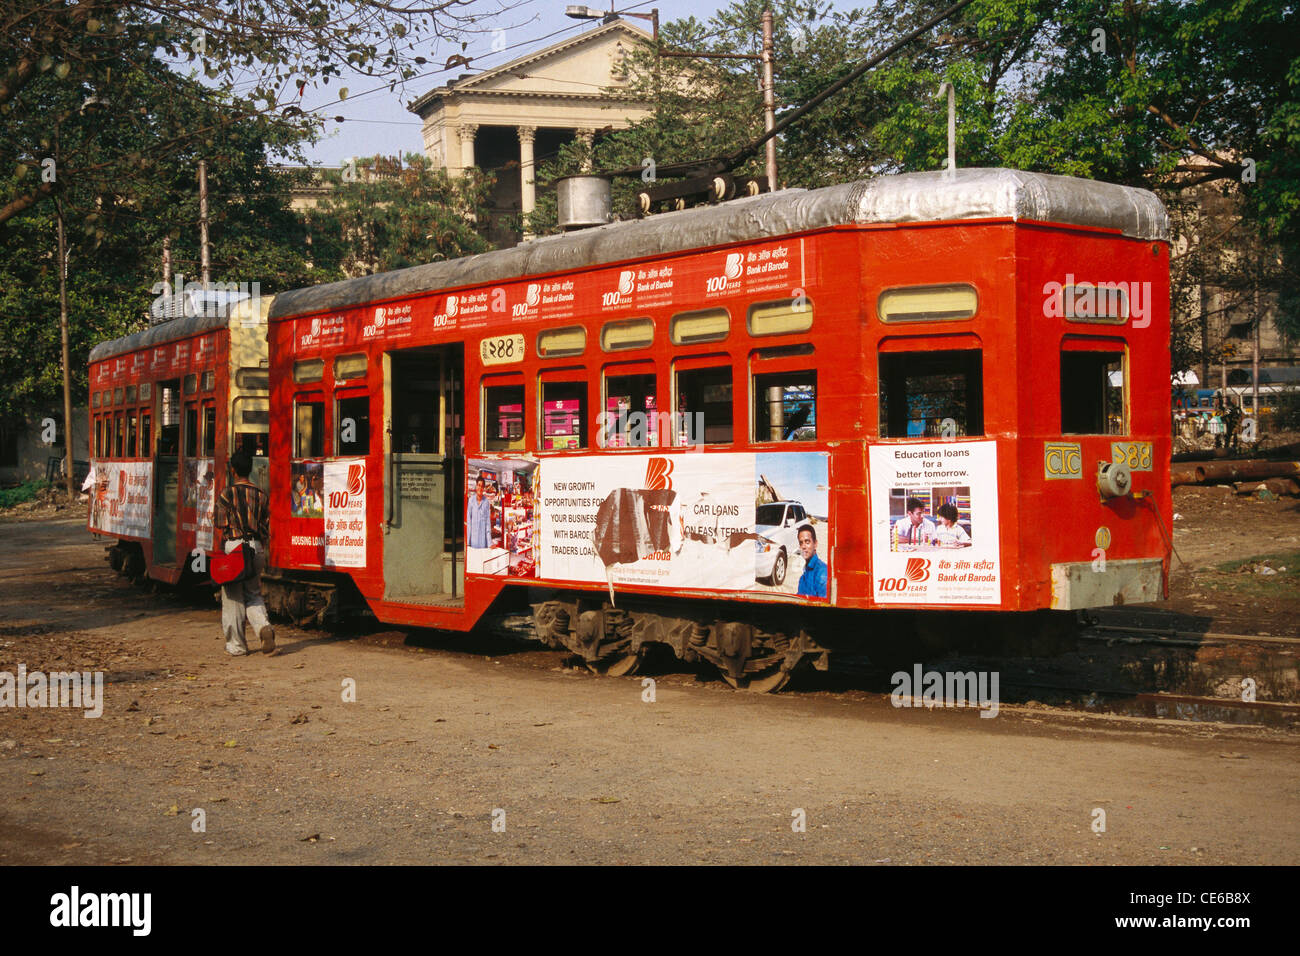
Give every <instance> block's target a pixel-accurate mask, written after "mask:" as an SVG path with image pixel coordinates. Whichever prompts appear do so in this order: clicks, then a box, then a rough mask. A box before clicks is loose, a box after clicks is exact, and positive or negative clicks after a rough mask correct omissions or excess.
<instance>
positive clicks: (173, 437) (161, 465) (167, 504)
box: [153, 379, 181, 565]
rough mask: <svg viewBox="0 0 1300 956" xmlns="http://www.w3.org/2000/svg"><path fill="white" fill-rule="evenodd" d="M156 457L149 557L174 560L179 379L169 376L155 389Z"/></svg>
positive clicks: (165, 562)
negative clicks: (151, 542) (169, 379)
mask: <svg viewBox="0 0 1300 956" xmlns="http://www.w3.org/2000/svg"><path fill="white" fill-rule="evenodd" d="M157 393H158V409H157V413H156V415H155V421H157V423H158V445H157V452H158V453H157V457H156V458H155V460H154V489H153V561H154V564H162V565H175V564H176V506H177V499H178V494H179V491H180V470H181V467H180V447H181V383H180V381H179V380H176V379H173V380H172V381H170V382H162V383H160V384H159V386H158V389H157Z"/></svg>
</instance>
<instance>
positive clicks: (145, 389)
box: [140, 382, 153, 402]
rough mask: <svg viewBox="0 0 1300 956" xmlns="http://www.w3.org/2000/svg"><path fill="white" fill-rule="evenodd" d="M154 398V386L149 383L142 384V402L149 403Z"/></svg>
mask: <svg viewBox="0 0 1300 956" xmlns="http://www.w3.org/2000/svg"><path fill="white" fill-rule="evenodd" d="M152 396H153V385H151V384H150V383H149V382H141V383H140V401H142V402H147V401H149V399H150V398H151V397H152Z"/></svg>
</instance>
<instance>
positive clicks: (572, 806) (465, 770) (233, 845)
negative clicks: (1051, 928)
mask: <svg viewBox="0 0 1300 956" xmlns="http://www.w3.org/2000/svg"><path fill="white" fill-rule="evenodd" d="M1184 498H1186V496H1185V495H1183V496H1180V498H1179V508H1180V513H1184V514H1185V515H1186V517H1185V518H1184V519H1183V520H1182V521H1180V522H1179V523H1178V524H1177V525H1176V527H1177V528H1178V532H1177V533H1178V535H1179V539H1180V550H1183V551H1184V557H1188V552H1189V551H1190V552H1191V553H1192V555H1194V556H1195V555H1198V554H1199V551H1198V549H1197V548H1196V547H1188V548H1185V549H1184V547H1183V544H1182V538H1183V537H1184V535H1185V530H1186V529H1187V528H1189V527H1192V526H1193V525H1191V524H1184V522H1193V523H1194V522H1196V521H1198V520H1202V519H1201V518H1200V517H1197V512H1195V511H1194V510H1193V509H1192V508H1189V507H1187V506H1186V505H1185V503H1184V501H1183V499H1184ZM1242 507H1248V508H1255V507H1259V508H1260V509H1261V510H1260V511H1258V512H1253V513H1257V514H1259V515H1261V516H1263V520H1262V521H1261V524H1262V525H1263V526H1264V527H1266V528H1269V529H1272V530H1273V531H1275V532H1276V531H1277V530H1278V529H1279V528H1283V529H1286V528H1289V529H1290V531H1289V533H1292V534H1294V533H1295V529H1296V526H1297V520H1296V515H1295V512H1294V505H1291V506H1290V507H1291V508H1292V510H1290V511H1288V510H1286V509H1287V506H1286V505H1282V506H1277V505H1276V503H1270V504H1269V505H1264V506H1253V505H1250V506H1247V505H1243V506H1242ZM1265 508H1267V509H1271V510H1262V509H1265ZM1205 511H1206V517H1207V519H1208V518H1209V517H1212V513H1213V509H1212V508H1210V507H1208V506H1207V508H1206V509H1205ZM1234 514H1235V513H1234ZM1230 520H1236V519H1235V517H1232V516H1230ZM1234 544H1240V545H1241V546H1242V547H1244V546H1245V544H1244V542H1242V541H1241V539H1240V538H1237V539H1233V540H1232V541H1225V542H1223V545H1222V547H1220V548H1219V549H1218V550H1217V551H1213V552H1209V553H1207V554H1205V555H1204V556H1203V557H1202V558H1195V560H1202V559H1203V560H1204V561H1205V562H1206V563H1208V562H1210V561H1219V560H1228V559H1230V558H1231V557H1233V556H1234V555H1233V553H1231V552H1232V550H1233V547H1232V546H1233V545H1234ZM1238 550H1240V548H1239V549H1238ZM1192 559H1193V558H1189V560H1192ZM1200 566H1201V567H1203V566H1204V565H1200ZM1239 577H1242V578H1243V580H1250V581H1252V582H1253V579H1247V578H1245V576H1244V575H1243V576H1239ZM1291 600H1292V603H1293V604H1294V601H1295V599H1294V596H1293V597H1292V598H1291ZM1291 620H1295V616H1294V613H1293V614H1292V617H1291ZM254 643H255V642H254ZM281 644H282V646H283V648H284V651H283V653H282V654H281V655H279V656H277V657H270V658H268V657H265V656H262V655H254V656H251V657H249V658H243V659H231V658H228V657H226V656H225V655H224V653H223V652H222V645H221V639H220V636H219V634H218V614H217V609H216V606H215V604H208V603H206V602H204V601H201V600H197V599H195V598H194V597H192V596H190V597H187V596H184V595H178V594H175V593H170V592H160V593H147V592H145V591H144V590H142V589H139V588H136V587H133V586H131V585H129V584H127V583H125V582H123V581H121V580H120V579H118V578H116V577H115V576H113V575H112V573H111V572H110V571H109V570H108V568H107V565H106V564H105V562H104V560H103V557H102V545H100V544H97V543H94V542H93V541H92V540H91V539H90V537H89V535H87V534H86V533H85V531H84V528H83V527H82V525H81V523H80V521H79V520H52V521H51V520H46V521H43V522H8V523H4V524H0V671H9V672H13V671H14V670H15V668H16V666H17V663H18V662H20V661H21V662H23V663H24V664H25V665H26V667H27V669H28V670H29V671H35V670H41V671H53V670H71V669H98V670H102V671H104V672H105V673H106V675H107V679H108V681H110V683H109V685H108V686H107V687H106V688H105V696H106V703H105V707H104V714H103V716H102V717H101V718H99V719H86V718H83V717H82V716H81V713H80V712H79V711H69V710H57V709H47V710H28V709H23V710H17V709H9V708H3V709H0V862H5V863H114V862H116V863H148V862H157V863H430V862H434V863H442V862H467V863H502V862H505V863H553V862H577V863H695V862H707V863H726V862H734V863H768V862H782V863H783V862H801V863H808V862H818V863H841V862H843V863H873V862H878V863H893V864H915V863H950V862H952V863H1223V864H1239V863H1292V864H1294V863H1296V862H1300V760H1297V757H1298V756H1300V738H1298V737H1296V736H1295V735H1291V734H1287V733H1285V732H1282V731H1278V730H1267V729H1261V728H1246V727H1240V728H1233V727H1227V726H1223V725H1211V724H1182V725H1173V726H1171V725H1170V724H1168V723H1164V722H1156V721H1147V720H1140V719H1134V718H1099V717H1084V716H1081V715H1078V714H1073V713H1069V712H1061V711H1054V710H1045V709H1042V708H1028V707H1011V706H1006V705H1004V707H1003V709H1002V711H1001V713H1000V714H999V716H998V717H996V718H994V719H991V720H990V719H980V718H978V717H977V716H976V714H975V712H972V711H968V710H947V711H942V710H939V711H925V710H912V709H894V708H892V707H891V706H890V704H889V701H888V698H887V697H886V696H885V695H884V694H881V693H879V692H877V691H874V690H871V689H853V688H852V687H849V688H848V689H843V690H838V691H834V692H831V691H826V690H816V689H814V690H804V691H800V690H795V691H794V692H793V693H786V694H784V695H779V696H776V697H759V696H750V695H745V694H740V693H737V692H734V691H732V690H731V689H730V688H728V687H726V686H725V685H724V684H722V683H721V682H720V681H717V680H713V679H709V678H706V677H701V676H697V675H695V674H691V673H683V672H680V671H678V672H667V673H659V674H657V675H656V680H657V685H656V687H655V691H656V700H655V702H654V703H648V702H645V701H643V699H642V695H643V689H642V684H641V678H640V677H635V678H624V679H614V678H599V677H595V676H592V675H589V674H587V673H586V672H579V671H574V670H571V669H566V668H565V667H564V666H563V660H564V658H563V655H561V654H560V653H558V652H549V651H544V650H534V649H532V648H531V647H529V646H527V645H516V644H512V643H509V642H504V641H501V640H495V641H494V640H491V639H479V640H475V639H466V638H454V639H453V638H448V639H447V640H446V641H444V642H441V643H438V642H436V641H435V642H434V643H433V645H432V646H428V647H419V646H414V645H413V644H411V643H409V642H408V641H406V640H405V639H404V637H403V636H402V635H400V634H395V633H393V632H374V633H371V634H369V635H366V636H362V637H356V636H351V637H349V636H344V635H339V634H329V633H322V632H300V631H294V630H291V629H281ZM486 655H492V656H486ZM349 679H350V680H351V681H355V687H356V700H355V702H352V703H348V702H344V700H343V699H342V689H343V685H344V681H345V680H349ZM196 809H197V810H201V811H203V820H204V823H205V825H206V829H205V830H204V831H203V832H196V831H195V827H196V826H197V823H198V818H197V817H196V816H195V815H194V812H193V811H195V810H196ZM1097 809H1101V810H1104V811H1105V813H1106V831H1105V832H1104V833H1102V834H1100V835H1099V834H1096V833H1094V832H1093V831H1092V829H1091V824H1092V823H1093V820H1094V819H1095V813H1094V812H1095V810H1097ZM799 811H802V812H803V815H804V816H805V817H806V832H802V833H801V832H795V831H794V830H793V829H792V822H795V821H796V820H797V819H798V812H799ZM494 814H495V819H496V820H497V821H498V822H501V821H504V831H503V832H494V831H493V821H494Z"/></svg>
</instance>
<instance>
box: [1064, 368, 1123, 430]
mask: <svg viewBox="0 0 1300 956" xmlns="http://www.w3.org/2000/svg"><path fill="white" fill-rule="evenodd" d="M1061 434H1062V435H1123V434H1126V428H1125V416H1124V354H1123V353H1122V352H1062V353H1061Z"/></svg>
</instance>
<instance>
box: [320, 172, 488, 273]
mask: <svg viewBox="0 0 1300 956" xmlns="http://www.w3.org/2000/svg"><path fill="white" fill-rule="evenodd" d="M324 178H325V181H326V182H328V183H330V184H331V186H332V189H331V191H330V192H329V193H328V194H327V195H326V197H325V199H324V200H323V201H322V202H321V203H320V205H318V206H317V207H316V208H315V209H313V210H310V211H309V212H308V213H307V214H306V222H307V226H308V228H309V230H310V235H311V250H312V258H313V260H314V262H315V263H316V265H317V267H318V268H323V269H327V270H331V271H338V272H341V273H343V274H346V275H350V276H355V275H369V274H372V273H376V272H387V271H388V270H390V269H402V268H406V267H407V266H413V265H419V264H420V263H424V262H435V261H437V260H440V259H455V258H458V257H460V256H466V255H470V254H471V253H476V252H486V251H487V250H488V249H490V248H491V245H490V244H489V243H488V241H487V240H486V239H484V238H483V236H482V235H481V234H480V233H479V230H478V227H477V225H476V224H477V223H479V222H483V221H485V220H486V213H487V196H488V191H489V190H490V189H491V188H492V183H493V179H492V177H491V176H489V175H486V174H484V173H482V172H480V171H479V170H477V169H473V170H470V171H468V172H467V173H466V174H465V175H462V176H456V177H451V176H448V175H447V172H446V170H443V169H433V168H432V167H431V164H430V162H429V160H428V159H427V158H426V157H424V156H420V155H418V154H415V153H408V154H407V156H406V162H405V164H403V162H402V161H401V160H400V159H398V158H396V157H393V158H389V157H383V156H375V157H372V158H369V159H362V160H359V161H357V163H356V165H355V166H350V167H345V169H343V170H341V171H337V172H335V171H331V172H329V173H327V174H326V175H325V177H324Z"/></svg>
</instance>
